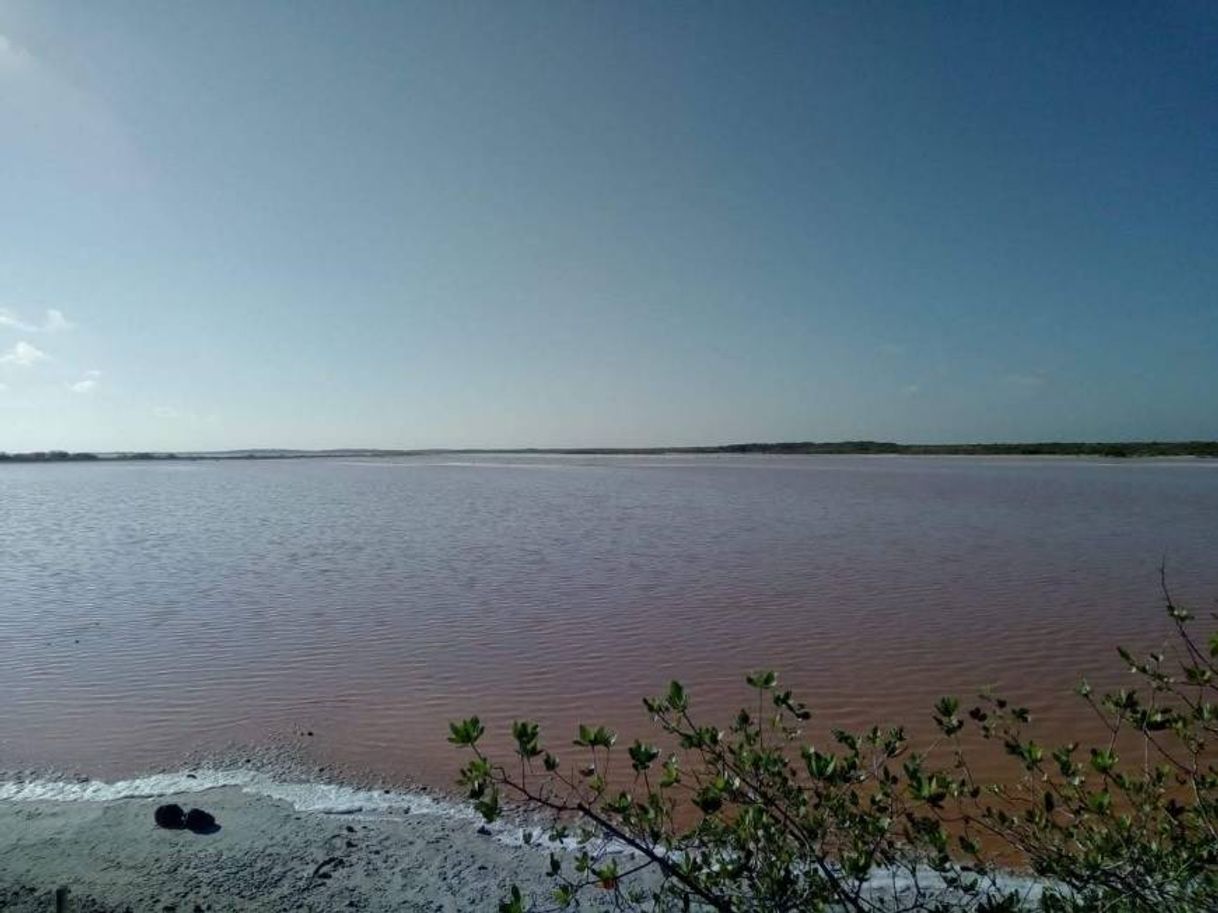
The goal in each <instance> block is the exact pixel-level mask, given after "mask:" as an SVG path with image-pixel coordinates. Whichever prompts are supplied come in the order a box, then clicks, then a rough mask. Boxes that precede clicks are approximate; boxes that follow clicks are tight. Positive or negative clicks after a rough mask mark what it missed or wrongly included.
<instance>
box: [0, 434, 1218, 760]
mask: <svg viewBox="0 0 1218 913" xmlns="http://www.w3.org/2000/svg"><path fill="white" fill-rule="evenodd" d="M1165 556H1166V558H1167V561H1168V567H1169V571H1170V573H1171V576H1172V578H1173V580H1174V582H1175V586H1176V588H1177V589H1178V591H1179V593H1178V594H1179V595H1181V596H1184V597H1186V598H1187V599H1190V600H1191V601H1192V602H1193V604H1194V605H1195V606H1196V607H1198V608H1202V609H1210V608H1213V607H1214V606H1215V597H1218V560H1216V559H1218V464H1214V463H1205V462H1201V461H1180V462H1114V463H1104V462H1098V461H1081V460H1080V461H1074V460H1031V459H1027V460H1025V459H1017V460H1015V459H1013V460H1002V459H970V458H959V457H957V458H910V457H899V458H892V457H753V458H744V457H713V456H712V457H697V458H690V457H656V458H571V457H549V456H546V457H541V456H539V457H510V458H508V457H478V458H464V457H462V458H451V457H442V458H411V459H400V460H364V461H361V460H300V461H273V462H270V461H268V462H225V463H219V462H205V463H188V462H182V463H162V464H147V463H143V464H111V465H61V466H37V465H15V466H3V467H0V708H2V710H0V767H13V766H24V765H35V764H37V765H42V764H52V765H58V766H66V767H73V768H77V769H81V770H84V771H86V772H89V773H94V774H100V775H111V776H113V775H117V774H121V773H134V772H137V771H140V770H144V769H147V768H148V767H150V766H153V765H159V764H172V763H174V762H175V761H176V760H178V759H180V758H181V757H182V755H183V754H184V753H186V752H188V751H192V750H196V749H201V750H206V749H209V748H214V747H219V746H223V745H225V744H228V743H231V742H234V741H237V742H251V741H253V742H257V741H259V740H262V739H266V738H269V737H271V736H272V735H276V734H278V735H283V734H290V733H293V732H295V731H297V730H302V729H311V730H313V731H314V732H316V736H315V738H314V739H311V740H308V743H307V744H308V745H309V746H310V750H311V751H312V752H314V753H315V754H316V755H317V757H318V758H319V759H325V760H327V761H338V762H344V763H347V764H351V765H355V766H358V767H364V768H371V769H373V770H376V771H378V772H381V773H384V774H388V775H391V776H400V777H403V778H415V779H422V780H424V781H429V782H432V783H436V784H447V783H449V782H450V781H451V775H452V771H453V768H454V763H455V758H454V752H453V751H452V750H451V748H450V746H448V745H447V744H446V743H445V741H444V735H445V729H446V726H445V724H446V721H447V720H449V719H451V718H454V717H456V716H458V715H462V714H467V713H469V712H474V711H477V712H479V713H480V714H481V715H482V717H483V718H484V719H485V720H487V721H488V722H489V723H491V725H500V724H505V723H506V722H507V721H508V720H510V719H512V718H513V717H515V716H521V715H529V716H535V717H540V718H541V719H542V720H543V721H545V722H546V723H549V724H553V725H559V726H563V727H570V726H572V725H573V724H574V722H575V721H577V720H581V719H582V720H585V721H592V720H597V721H607V722H609V723H610V724H613V725H616V726H617V727H619V728H620V729H622V730H624V731H626V732H628V733H631V734H642V733H643V732H645V731H646V726H647V721H646V718H645V715H644V714H643V712H642V710H641V707H640V704H639V698H640V697H641V696H643V695H647V694H653V693H657V692H659V691H661V690H662V689H663V687H664V685H665V683H666V682H667V680H668V679H669V678H671V677H674V676H680V677H682V678H683V679H684V680H685V681H686V682H687V683H688V684H689V685H690V686H691V687H692V688H693V689H694V696H695V700H696V702H697V706H699V707H702V708H705V709H706V710H707V711H713V712H717V713H718V714H719V715H720V717H721V718H726V716H727V713H729V712H731V711H733V710H734V709H735V707H737V706H738V702H739V701H740V700H741V699H742V697H743V691H742V689H741V684H740V683H741V677H742V675H743V673H744V672H745V671H747V670H750V669H753V668H756V667H762V666H765V667H773V668H776V669H777V670H779V671H780V673H781V674H782V676H783V678H784V680H785V681H786V682H787V684H789V685H792V686H795V687H796V688H797V689H798V690H799V691H801V692H802V693H803V696H804V697H805V698H806V699H807V700H808V701H809V703H810V704H811V705H812V706H813V708H814V709H815V711H816V712H817V716H816V721H817V723H818V724H819V725H821V726H828V725H841V724H847V725H863V724H870V723H871V722H877V721H891V720H894V719H901V720H925V719H927V716H928V713H927V711H928V707H929V705H930V703H931V702H932V701H933V699H934V698H935V697H937V696H938V695H940V694H942V693H947V692H953V691H954V692H959V693H963V694H970V693H973V692H975V691H976V690H977V689H978V688H980V687H983V686H991V685H992V686H996V687H998V688H1000V689H1002V690H1003V691H1004V692H1007V693H1010V694H1012V695H1016V696H1018V697H1019V698H1020V699H1021V700H1023V701H1024V702H1025V703H1027V704H1029V705H1030V706H1031V707H1032V708H1033V710H1034V711H1035V712H1037V713H1038V714H1039V716H1040V717H1041V718H1042V719H1043V720H1044V721H1045V722H1046V724H1047V725H1049V726H1050V727H1057V728H1059V729H1061V728H1067V727H1074V726H1077V725H1079V721H1080V720H1081V716H1080V714H1079V710H1078V708H1077V706H1076V705H1075V703H1074V702H1073V701H1072V700H1071V699H1070V698H1069V696H1068V694H1067V692H1068V691H1069V689H1070V688H1071V686H1072V685H1073V684H1074V682H1075V681H1076V680H1077V676H1078V674H1079V673H1080V672H1087V673H1089V674H1091V675H1092V676H1093V677H1095V678H1099V679H1101V680H1104V679H1106V678H1107V679H1111V678H1112V675H1113V674H1115V675H1117V676H1118V677H1119V675H1120V674H1121V670H1120V668H1119V664H1117V665H1114V657H1113V654H1112V645H1113V644H1115V643H1116V642H1118V641H1120V642H1123V643H1126V644H1130V645H1141V646H1153V645H1155V644H1157V643H1159V642H1160V639H1161V638H1162V635H1163V632H1164V627H1163V624H1162V616H1161V612H1160V600H1159V596H1158V589H1157V587H1158V579H1157V568H1158V565H1159V563H1160V561H1161V560H1162V559H1163V558H1164V557H1165ZM563 734H564V736H565V735H566V730H565V729H564V731H563ZM564 741H565V739H564Z"/></svg>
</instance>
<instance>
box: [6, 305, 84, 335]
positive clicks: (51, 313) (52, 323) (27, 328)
mask: <svg viewBox="0 0 1218 913" xmlns="http://www.w3.org/2000/svg"><path fill="white" fill-rule="evenodd" d="M0 327H8V328H9V329H13V330H20V331H21V332H22V333H62V332H64V331H65V330H71V329H74V328H75V327H76V324H74V323H72V321H70V320H68V318H67V317H65V316H64V315H63V311H61V310H59V308H47V309H46V312H45V316H44V317H43V319H42V323H30V322H29V321H27V320H22V319H21V317H19V316H18V315H17V313H16V312H15V311H11V310H9V309H8V308H0Z"/></svg>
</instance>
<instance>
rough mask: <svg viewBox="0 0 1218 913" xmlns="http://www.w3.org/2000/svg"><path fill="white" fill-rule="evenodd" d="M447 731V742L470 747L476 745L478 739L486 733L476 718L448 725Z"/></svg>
mask: <svg viewBox="0 0 1218 913" xmlns="http://www.w3.org/2000/svg"><path fill="white" fill-rule="evenodd" d="M448 731H449V736H448V741H450V742H452V743H453V744H454V745H461V746H470V747H472V746H473V745H476V744H477V742H478V740H479V739H480V738H482V734H483V733H484V732H486V728H485V727H484V726H483V725H482V722H481V721H480V720H479V719H478V718H477V717H476V716H471V717H470V718H469V719H467V720H460V721H459V722H456V723H449V724H448Z"/></svg>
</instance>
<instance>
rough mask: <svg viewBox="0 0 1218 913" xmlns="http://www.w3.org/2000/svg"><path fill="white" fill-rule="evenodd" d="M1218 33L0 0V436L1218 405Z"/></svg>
mask: <svg viewBox="0 0 1218 913" xmlns="http://www.w3.org/2000/svg"><path fill="white" fill-rule="evenodd" d="M1215 46H1218V7H1216V6H1215V5H1213V4H1211V3H1202V2H1187V0H1182V2H1172V3H1166V4H1153V5H1152V4H1138V3H1104V4H1100V3H1078V4H1069V5H1060V4H1050V3H1027V4H963V3H942V4H934V5H930V4H926V5H909V6H894V5H891V4H882V3H863V2H860V3H850V4H827V3H826V4H809V3H773V4H766V5H764V6H755V5H745V4H739V5H728V4H715V5H707V4H687V3H679V2H678V3H671V4H665V5H663V6H653V5H623V4H602V3H589V4H579V5H569V4H557V3H555V4H546V3H519V4H498V3H489V2H475V3H469V4H460V5H453V4H442V3H420V4H409V5H406V4H401V5H399V4H385V5H376V4H360V5H340V4H327V3H312V2H301V3H293V4H286V3H269V2H268V3H258V4H248V3H239V2H215V3H209V4H205V5H190V6H181V5H166V4H157V3H151V2H131V3H123V4H103V5H94V4H80V3H64V2H55V0H50V2H27V0H0V136H3V139H4V141H3V142H2V143H0V199H3V200H4V201H5V214H6V218H5V219H3V220H0V450H5V451H10V452H12V451H30V450H50V449H64V450H70V451H85V450H90V451H118V450H123V451H141V450H156V451H204V450H230V449H250V448H249V447H248V444H249V442H251V441H256V442H258V441H270V442H273V446H275V447H276V448H278V449H333V448H341V447H349V446H351V445H350V442H351V441H357V442H359V446H361V447H367V448H374V449H440V448H444V449H471V448H476V449H496V448H499V449H517V448H521V447H537V448H542V449H544V448H554V447H558V448H574V447H605V446H610V447H645V446H713V445H714V444H715V443H716V442H750V441H784V440H785V441H804V440H819V441H840V440H865V439H869V440H896V441H902V442H926V443H942V442H946V443H958V442H992V441H1010V442H1033V441H1054V440H1058V441H1061V440H1066V441H1120V440H1163V441H1168V440H1198V439H1200V440H1212V439H1215V438H1218V395H1215V393H1216V391H1218V378H1216V376H1215V365H1218V303H1216V302H1218V298H1216V294H1215V293H1216V291H1218V167H1216V165H1215V163H1216V162H1218V57H1215V55H1214V54H1213V48H1214V47H1215ZM262 446H265V445H262Z"/></svg>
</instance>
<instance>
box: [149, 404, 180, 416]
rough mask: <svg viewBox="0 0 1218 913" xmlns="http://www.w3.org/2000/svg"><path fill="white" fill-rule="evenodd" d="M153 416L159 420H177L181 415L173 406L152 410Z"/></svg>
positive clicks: (158, 407)
mask: <svg viewBox="0 0 1218 913" xmlns="http://www.w3.org/2000/svg"><path fill="white" fill-rule="evenodd" d="M152 414H153V415H155V416H156V417H157V418H177V417H178V414H179V413H178V410H177V409H175V408H173V406H157V407H156V408H155V409H153V410H152Z"/></svg>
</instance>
